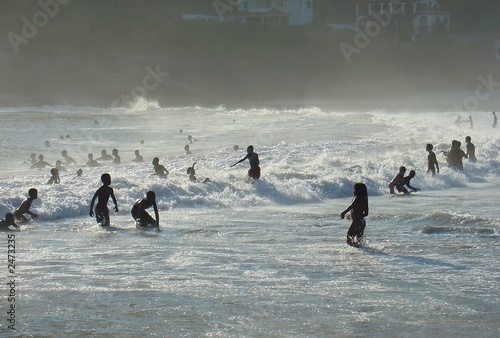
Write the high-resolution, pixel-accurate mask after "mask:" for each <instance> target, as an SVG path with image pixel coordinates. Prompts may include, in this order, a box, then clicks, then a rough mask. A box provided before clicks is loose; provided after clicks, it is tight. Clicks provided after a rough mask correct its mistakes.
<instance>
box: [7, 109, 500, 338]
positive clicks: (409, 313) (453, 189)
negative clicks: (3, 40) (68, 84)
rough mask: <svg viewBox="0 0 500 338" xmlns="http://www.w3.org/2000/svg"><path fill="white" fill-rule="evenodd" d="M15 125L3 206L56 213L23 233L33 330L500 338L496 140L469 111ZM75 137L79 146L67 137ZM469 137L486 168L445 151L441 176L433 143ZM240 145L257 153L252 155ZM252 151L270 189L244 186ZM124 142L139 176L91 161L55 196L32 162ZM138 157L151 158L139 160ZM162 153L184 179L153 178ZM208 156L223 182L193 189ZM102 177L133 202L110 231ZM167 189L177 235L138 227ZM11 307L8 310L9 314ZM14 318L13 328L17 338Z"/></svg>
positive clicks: (53, 117) (44, 333)
mask: <svg viewBox="0 0 500 338" xmlns="http://www.w3.org/2000/svg"><path fill="white" fill-rule="evenodd" d="M1 114H2V115H3V116H5V118H6V119H5V121H7V125H5V124H4V125H3V126H2V127H1V128H2V129H3V130H2V135H3V137H2V143H3V145H8V146H3V147H2V150H1V151H2V153H1V154H0V155H1V156H2V157H3V158H11V159H13V160H14V163H13V164H12V162H7V163H6V162H3V163H2V164H1V165H2V172H1V175H0V180H1V181H2V186H3V187H4V189H5V190H4V193H3V194H4V196H3V198H2V201H1V204H0V208H1V211H2V213H3V214H5V212H9V211H11V210H12V209H13V208H15V207H16V206H18V204H19V203H20V202H21V201H22V200H23V199H24V198H25V197H26V193H27V190H28V189H29V188H31V187H37V188H38V190H39V199H38V200H36V201H35V202H34V203H33V209H34V210H36V211H37V212H38V213H39V214H40V217H39V219H38V220H36V221H34V222H31V223H29V224H28V225H25V226H23V231H21V232H17V233H15V235H16V263H17V264H16V271H15V272H16V276H17V279H16V292H17V293H16V331H15V335H18V336H23V335H25V336H34V337H51V336H65V337H72V336H74V337H83V336H98V337H135V336H137V334H138V333H142V334H143V335H145V336H159V337H164V336H169V337H183V336H186V337H193V336H216V337H232V336H244V337H250V336H252V337H255V336H266V337H267V336H277V337H285V336H286V337H289V336H308V337H311V336H312V337H330V336H339V337H364V336H371V337H450V336H456V337H471V336H474V337H494V336H497V335H498V332H499V329H500V326H499V324H498V318H499V314H500V309H499V307H498V303H499V300H500V299H499V298H500V295H499V292H498V290H499V281H500V274H499V270H498V263H497V257H498V254H499V248H500V245H499V236H498V233H499V224H500V222H499V218H498V212H497V208H498V207H497V198H496V197H497V196H498V192H497V187H498V183H499V179H498V177H499V175H498V168H499V166H498V153H497V149H498V144H499V139H498V136H497V135H496V134H495V133H494V132H490V131H489V130H486V129H484V130H482V131H479V130H478V131H469V130H467V129H465V127H464V129H458V128H456V127H455V126H453V125H452V124H451V123H449V124H446V121H447V120H450V121H453V120H454V115H452V114H437V113H435V114H433V113H428V114H418V115H415V114H413V115H411V114H403V113H397V114H396V113H390V112H366V113H341V112H325V111H321V110H319V109H317V108H310V109H303V110H289V111H285V110H281V111H274V110H255V111H249V110H236V111H228V110H226V109H224V108H223V107H220V108H218V109H205V108H183V109H173V108H172V109H164V108H161V107H158V106H157V105H154V104H149V105H145V106H143V107H142V108H141V109H137V107H135V109H132V110H124V111H120V110H117V109H115V110H102V109H96V108H78V107H47V108H42V109H40V108H36V109H35V108H30V109H28V108H25V109H21V110H19V109H17V110H16V109H14V108H5V109H4V110H3V112H2V113H1ZM19 115H23V116H29V119H31V120H34V122H35V123H33V124H32V125H31V127H26V126H25V128H29V130H28V131H27V132H26V133H19V132H18V130H19V129H16V128H18V127H19V126H20V125H18V124H19V123H20V122H19V119H18V118H16V117H19ZM193 116H195V117H196V118H195V119H193ZM489 117H490V116H488V115H487V113H482V114H478V116H477V121H476V125H477V126H480V125H481V124H484V125H487V124H488V123H489ZM409 119H410V120H411V121H412V123H411V125H409V124H408V120H409ZM95 120H97V121H98V124H97V125H96V124H95V122H94V121H95ZM436 125H440V126H442V128H440V129H439V130H436V128H435V126H436ZM54 128H56V129H54ZM180 129H182V130H183V131H182V133H181V132H180ZM16 130H17V131H16ZM485 130H486V131H485ZM395 131H397V132H395ZM66 133H70V134H71V138H70V139H64V140H59V139H58V137H59V134H64V135H66ZM465 133H470V134H471V136H472V138H473V141H474V142H475V144H476V147H477V148H478V158H479V162H478V163H477V164H470V165H469V164H468V163H466V164H465V168H466V170H465V172H464V173H463V174H462V173H455V172H452V171H449V170H448V169H447V168H446V166H445V165H444V160H443V158H442V157H441V156H440V155H438V160H439V161H440V163H442V174H441V175H439V176H436V177H428V176H426V175H425V174H424V170H425V168H426V162H425V161H426V152H425V144H426V143H428V142H432V143H434V144H435V147H436V149H447V148H446V147H447V146H448V144H449V143H450V141H451V140H450V138H457V139H463V138H464V137H465ZM188 134H192V135H193V137H194V138H196V139H197V141H195V142H193V143H192V144H191V149H192V151H193V155H190V156H187V155H185V154H184V152H183V147H184V145H185V144H186V137H187V135H188ZM389 136H390V137H389ZM424 136H426V137H424ZM46 139H49V140H50V143H51V148H50V149H46V148H44V147H45V146H44V145H43V143H44V141H45V140H46ZM140 140H145V144H144V145H141V144H140ZM235 144H238V145H239V146H240V148H241V149H240V150H238V151H234V150H233V145H235ZM248 144H253V145H254V146H255V148H256V151H257V152H258V153H259V157H260V159H261V166H262V173H263V175H262V180H261V181H259V182H257V183H255V184H249V183H247V182H245V180H244V177H245V173H246V171H247V169H248V167H247V166H248V164H247V163H242V164H240V165H238V166H236V167H234V168H229V165H230V164H232V163H234V162H236V161H237V160H238V159H240V158H242V157H243V156H244V154H245V152H244V149H245V147H246V145H248ZM115 147H117V148H118V149H120V152H121V157H122V163H123V164H122V165H116V166H113V165H111V164H106V165H105V166H104V167H102V168H96V169H88V168H84V176H83V177H81V178H78V179H77V178H75V177H74V172H75V171H76V169H77V167H70V170H69V172H68V173H65V174H63V175H61V184H60V185H57V186H56V185H54V186H47V185H45V182H46V181H47V180H48V177H49V175H48V171H49V169H47V170H40V171H37V170H29V169H27V167H28V165H27V164H25V163H23V162H24V161H26V160H27V159H28V158H29V154H30V153H31V152H36V153H37V154H38V153H40V152H43V153H45V157H46V159H47V161H49V162H55V160H56V159H58V158H60V156H59V154H60V151H61V150H62V149H67V150H68V152H69V154H70V156H73V157H74V158H75V159H76V160H77V161H78V163H82V162H83V160H84V159H85V156H86V153H88V152H90V151H92V152H94V153H95V154H98V153H99V152H100V149H102V148H106V149H108V152H111V149H112V148H115ZM134 149H140V150H141V154H143V156H144V157H145V161H146V162H145V163H142V164H131V163H130V161H131V159H132V158H133V151H134ZM154 156H158V157H160V162H161V163H163V164H165V166H166V167H167V168H168V169H169V171H170V175H169V178H167V179H166V180H161V179H158V178H155V177H151V176H150V174H151V173H152V168H151V162H150V161H151V159H152V157H154ZM194 161H197V176H198V177H199V178H203V177H210V178H211V180H212V182H210V183H205V184H202V183H198V184H196V183H191V182H189V181H188V179H187V175H186V172H185V169H186V168H187V167H188V166H190V165H191V164H192V162H194ZM403 164H404V165H406V166H407V167H408V168H409V169H413V168H415V169H417V177H416V178H415V179H414V180H413V181H414V182H413V181H412V183H414V185H415V186H417V187H419V188H422V190H421V191H419V192H417V193H415V194H412V195H411V196H401V197H400V196H398V197H389V196H388V195H387V182H388V181H389V180H390V179H391V178H392V176H393V175H394V173H395V172H396V171H397V168H398V167H399V166H400V165H403ZM102 172H109V173H110V174H111V176H112V180H113V182H112V186H113V187H114V189H115V193H116V195H117V199H118V204H119V208H120V211H119V212H118V213H114V212H112V213H111V222H112V227H111V228H109V229H106V228H101V227H99V226H97V225H96V224H95V222H94V220H93V219H92V218H90V217H89V216H88V215H87V214H88V207H89V202H90V198H91V197H92V194H93V193H94V191H95V190H96V189H97V188H98V187H99V185H100V182H99V176H100V174H101V173H102ZM357 181H362V182H365V183H366V184H367V185H368V187H369V195H370V215H369V216H368V217H367V227H366V231H365V235H366V246H365V248H363V249H355V248H351V247H349V246H347V245H346V244H345V235H346V231H347V228H348V226H349V222H348V221H344V220H340V219H339V216H338V215H339V213H340V212H341V211H342V210H343V209H345V207H346V206H347V205H348V204H349V203H350V200H351V191H352V184H353V183H354V182H357ZM150 189H152V190H154V191H156V193H157V196H158V202H159V203H158V204H159V208H160V219H161V227H162V230H161V231H159V232H158V231H140V230H137V229H136V228H135V226H134V223H133V220H132V219H131V217H130V215H129V210H130V207H131V205H132V203H133V201H134V200H135V199H137V198H140V197H141V196H143V195H144V194H145V192H146V191H147V190H150ZM110 207H111V203H110ZM4 236H5V238H7V236H8V233H4ZM4 243H6V240H5V241H4ZM4 248H5V249H4V250H7V247H6V244H5V245H4ZM4 265H6V264H4ZM5 269H6V268H5ZM5 272H7V271H5ZM4 275H5V276H6V277H4V278H7V276H8V274H7V273H4ZM2 304H4V305H3V308H4V310H2V312H4V313H5V312H6V311H7V309H8V305H9V303H8V302H6V301H4V302H3V303H2ZM4 316H6V315H4ZM6 319H7V318H6ZM6 323H7V322H6V320H4V321H2V322H1V326H0V331H1V332H2V334H3V333H12V331H9V329H8V327H7V325H6Z"/></svg>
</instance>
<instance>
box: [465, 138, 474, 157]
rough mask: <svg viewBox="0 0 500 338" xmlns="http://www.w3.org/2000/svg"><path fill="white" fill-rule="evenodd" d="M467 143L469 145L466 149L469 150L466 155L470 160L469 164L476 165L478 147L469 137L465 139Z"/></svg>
mask: <svg viewBox="0 0 500 338" xmlns="http://www.w3.org/2000/svg"><path fill="white" fill-rule="evenodd" d="M465 143H466V144H467V145H466V146H465V147H466V149H467V153H466V154H465V155H466V156H467V158H468V159H469V162H472V163H476V162H477V158H476V146H475V145H474V143H472V142H471V138H470V136H467V137H466V138H465Z"/></svg>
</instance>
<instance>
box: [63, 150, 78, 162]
mask: <svg viewBox="0 0 500 338" xmlns="http://www.w3.org/2000/svg"><path fill="white" fill-rule="evenodd" d="M61 155H62V157H63V159H64V162H66V164H67V165H70V164H76V161H75V160H74V159H73V158H71V156H69V155H68V152H67V151H66V150H63V151H61Z"/></svg>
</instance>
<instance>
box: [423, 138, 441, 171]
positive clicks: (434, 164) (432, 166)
mask: <svg viewBox="0 0 500 338" xmlns="http://www.w3.org/2000/svg"><path fill="white" fill-rule="evenodd" d="M433 148H434V146H433V145H432V144H430V143H429V144H427V146H426V147H425V150H427V152H428V153H429V155H427V173H430V172H431V173H432V175H436V172H437V173H438V174H439V164H438V161H437V158H436V153H435V152H434V151H432V149H433Z"/></svg>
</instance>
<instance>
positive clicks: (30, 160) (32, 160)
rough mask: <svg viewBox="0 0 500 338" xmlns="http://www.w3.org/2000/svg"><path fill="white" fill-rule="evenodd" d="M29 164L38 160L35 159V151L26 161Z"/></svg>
mask: <svg viewBox="0 0 500 338" xmlns="http://www.w3.org/2000/svg"><path fill="white" fill-rule="evenodd" d="M28 162H29V163H30V164H35V163H36V162H38V160H37V159H36V154H35V153H31V155H30V159H29V161H28Z"/></svg>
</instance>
